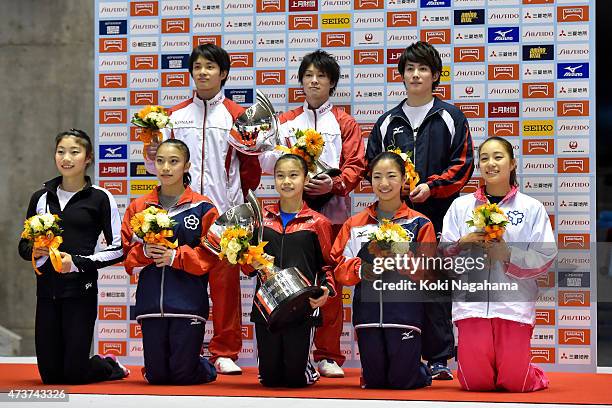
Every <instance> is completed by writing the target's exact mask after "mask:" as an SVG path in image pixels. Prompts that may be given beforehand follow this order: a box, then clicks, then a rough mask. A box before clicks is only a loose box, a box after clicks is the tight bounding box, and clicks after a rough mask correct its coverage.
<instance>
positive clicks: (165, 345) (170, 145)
mask: <svg viewBox="0 0 612 408" xmlns="http://www.w3.org/2000/svg"><path fill="white" fill-rule="evenodd" d="M189 166H190V163H189V149H188V148H187V145H185V143H183V142H181V141H180V140H177V139H169V140H166V141H164V142H163V143H161V144H160V145H159V148H158V149H157V153H156V157H155V167H156V169H157V177H158V178H159V180H160V182H161V186H160V187H158V188H156V189H154V190H153V191H152V192H150V193H149V194H147V195H145V196H143V197H140V198H138V199H136V200H134V201H133V202H132V203H131V204H130V206H129V207H128V209H127V211H126V213H125V217H124V219H123V225H122V227H121V236H122V241H123V248H124V252H125V261H124V265H125V269H126V271H127V272H128V273H129V274H132V273H135V272H137V271H139V273H140V274H139V277H138V288H137V290H136V306H135V315H136V320H138V322H139V323H140V325H141V327H142V340H143V348H144V363H145V366H144V371H143V374H144V376H145V379H146V380H147V381H148V382H149V383H151V384H201V383H206V382H211V381H214V380H215V379H216V377H217V373H216V370H215V368H214V367H213V365H212V364H211V363H209V362H208V360H207V359H206V358H203V357H201V356H200V350H201V347H202V341H203V339H204V326H205V324H206V318H207V317H208V308H209V305H208V293H207V288H208V274H209V273H215V272H217V271H216V270H213V268H215V267H216V265H217V264H218V263H219V260H218V259H217V258H216V257H215V256H214V255H212V254H211V253H210V252H209V251H208V250H207V249H206V248H204V246H203V245H202V238H203V237H204V236H206V233H207V232H208V229H209V228H210V226H211V225H212V224H213V222H214V221H215V220H216V219H217V217H218V213H217V209H216V208H215V206H214V205H213V204H212V202H211V201H210V200H209V199H208V198H207V197H205V196H202V195H200V194H198V193H195V192H194V191H192V190H191V189H190V188H189V186H188V184H189V182H190V180H191V179H190V177H189V173H187V171H188V169H189ZM149 206H156V207H160V208H163V209H165V210H167V211H168V215H169V216H170V218H172V219H173V220H174V221H175V222H176V225H175V226H174V227H173V233H174V235H173V237H172V238H169V239H170V240H176V241H177V243H178V246H177V247H176V248H175V249H171V248H167V247H165V246H161V245H157V244H143V242H142V240H140V239H139V238H138V237H137V236H136V235H135V234H134V232H133V230H132V227H131V225H130V220H131V219H132V217H133V216H134V214H136V213H138V212H140V211H143V210H145V209H146V208H148V207H149Z"/></svg>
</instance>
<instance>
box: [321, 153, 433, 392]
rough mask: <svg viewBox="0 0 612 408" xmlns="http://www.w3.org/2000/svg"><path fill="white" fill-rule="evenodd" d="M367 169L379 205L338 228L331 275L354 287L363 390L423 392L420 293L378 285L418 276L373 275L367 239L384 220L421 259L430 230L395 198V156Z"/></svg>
mask: <svg viewBox="0 0 612 408" xmlns="http://www.w3.org/2000/svg"><path fill="white" fill-rule="evenodd" d="M370 166H371V167H370V169H371V170H370V171H371V174H372V189H373V190H374V193H375V194H376V196H377V198H378V200H377V201H376V202H375V203H374V204H372V205H370V206H369V207H368V208H366V209H365V210H363V211H362V212H360V213H359V214H356V215H354V216H352V217H351V218H349V219H348V220H347V221H346V222H345V223H344V225H343V226H342V229H341V230H340V233H339V234H338V238H336V241H335V242H334V246H333V248H332V258H333V259H334V261H336V262H337V266H336V269H335V270H334V276H335V279H336V280H337V281H338V282H340V283H342V284H343V285H346V286H355V291H354V294H353V325H354V326H355V329H356V330H355V331H356V336H357V344H358V346H359V353H360V360H361V369H362V378H361V385H362V387H363V388H393V389H413V388H422V387H426V386H428V385H431V372H430V371H429V369H428V368H427V366H426V365H425V364H424V363H422V362H421V347H422V341H421V331H422V328H423V319H424V317H425V316H424V313H425V312H424V308H423V305H424V303H423V302H422V300H423V297H422V296H423V294H422V293H421V292H419V291H414V292H412V291H411V290H401V291H395V290H392V289H384V286H382V284H383V283H393V284H398V283H399V284H402V283H405V282H413V283H414V281H415V280H417V279H418V278H419V277H420V276H421V275H422V272H420V271H414V272H417V274H415V275H416V276H406V275H405V274H404V273H398V272H397V271H396V270H389V271H384V272H381V273H379V272H377V271H376V270H375V269H373V267H372V266H373V265H374V266H376V265H377V261H376V258H374V255H373V254H371V253H370V249H369V248H370V247H369V245H370V239H369V235H370V234H372V233H374V232H376V231H377V229H378V227H379V225H380V223H381V222H382V220H383V219H387V220H391V222H393V223H395V224H397V225H400V226H401V227H402V228H403V229H404V230H405V231H406V233H407V235H408V236H410V237H411V238H412V241H411V242H412V243H413V244H411V248H410V250H411V251H412V253H414V254H419V255H421V254H423V255H426V254H427V253H429V254H431V253H433V252H435V244H436V236H435V232H434V227H433V224H432V223H431V221H430V220H429V219H428V218H427V217H425V216H424V215H423V214H421V213H419V212H417V211H414V210H413V209H411V208H408V206H407V205H406V203H404V202H402V200H401V198H400V193H401V189H402V185H403V184H404V179H405V167H404V161H403V160H402V158H401V157H400V156H399V155H397V154H396V153H392V152H384V153H381V154H379V155H378V156H376V157H375V158H374V159H373V160H372V161H371V162H370ZM417 245H418V246H417ZM377 256H385V257H386V256H388V255H386V254H383V253H381V254H377ZM379 260H380V259H379ZM385 260H386V259H385ZM404 281H405V282H404Z"/></svg>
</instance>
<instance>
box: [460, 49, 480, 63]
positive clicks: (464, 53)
mask: <svg viewBox="0 0 612 408" xmlns="http://www.w3.org/2000/svg"><path fill="white" fill-rule="evenodd" d="M483 61H484V47H455V62H483Z"/></svg>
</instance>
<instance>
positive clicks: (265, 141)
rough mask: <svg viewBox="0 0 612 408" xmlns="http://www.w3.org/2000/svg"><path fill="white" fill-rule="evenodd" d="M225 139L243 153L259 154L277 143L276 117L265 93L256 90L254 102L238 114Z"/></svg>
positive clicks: (272, 147) (271, 148)
mask: <svg viewBox="0 0 612 408" xmlns="http://www.w3.org/2000/svg"><path fill="white" fill-rule="evenodd" d="M226 138H227V141H228V143H229V144H230V145H232V146H233V147H234V148H235V149H236V150H238V151H239V152H242V153H244V154H250V155H259V154H262V153H264V152H266V151H270V150H273V149H274V147H275V146H276V145H278V144H279V143H280V142H279V139H278V119H277V117H276V112H274V107H273V106H272V103H271V102H270V100H269V99H268V97H267V96H266V95H264V94H263V93H262V92H260V91H259V90H257V92H256V102H255V103H254V104H253V105H252V106H251V107H249V108H248V109H247V110H246V111H244V113H243V114H242V115H240V116H239V117H238V118H237V119H236V120H235V121H234V124H233V126H232V129H231V130H230V131H229V134H228V135H226Z"/></svg>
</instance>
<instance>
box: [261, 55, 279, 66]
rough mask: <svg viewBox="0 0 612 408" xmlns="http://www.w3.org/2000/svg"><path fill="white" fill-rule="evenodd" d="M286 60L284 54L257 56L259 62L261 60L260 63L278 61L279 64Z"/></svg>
mask: <svg viewBox="0 0 612 408" xmlns="http://www.w3.org/2000/svg"><path fill="white" fill-rule="evenodd" d="M285 60H286V58H285V56H284V55H273V56H264V55H260V56H258V57H257V62H259V63H272V62H277V63H279V64H284V63H285Z"/></svg>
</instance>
